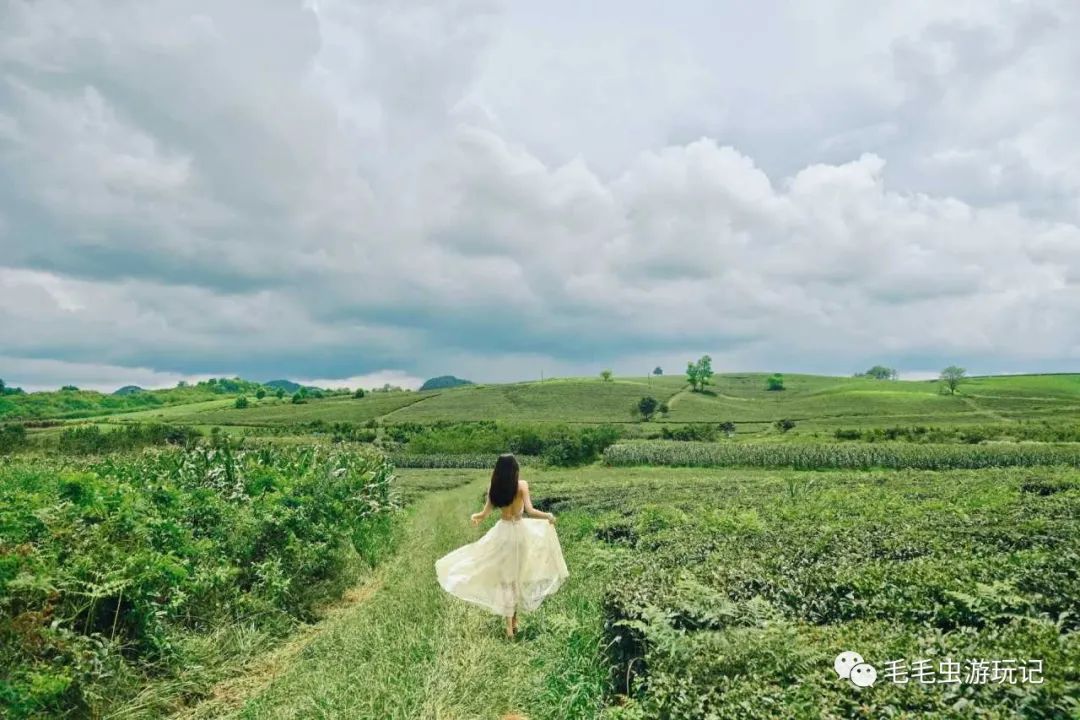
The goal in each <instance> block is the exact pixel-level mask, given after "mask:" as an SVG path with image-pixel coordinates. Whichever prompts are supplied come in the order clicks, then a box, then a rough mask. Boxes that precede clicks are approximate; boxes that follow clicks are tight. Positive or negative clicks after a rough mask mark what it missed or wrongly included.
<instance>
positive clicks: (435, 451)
mask: <svg viewBox="0 0 1080 720" xmlns="http://www.w3.org/2000/svg"><path fill="white" fill-rule="evenodd" d="M385 430H386V436H387V437H388V438H389V439H390V440H392V441H395V442H398V443H406V444H407V450H408V452H409V454H417V455H439V454H446V455H467V456H468V455H485V456H486V455H492V456H495V455H498V454H500V453H504V452H513V453H515V454H519V455H523V456H528V455H533V456H541V457H542V458H544V461H545V462H547V463H548V464H551V465H580V464H583V463H588V462H593V461H594V460H596V459H597V458H599V456H600V453H602V452H603V451H604V449H605V448H606V447H608V446H609V445H611V444H612V443H613V442H615V441H616V440H618V439H619V437H620V435H621V431H620V430H618V429H617V428H615V427H613V426H610V425H601V426H569V425H550V424H544V425H512V424H503V423H496V422H493V421H478V422H460V423H455V422H439V423H433V424H431V425H420V424H417V423H400V424H395V425H387V426H386V428H385Z"/></svg>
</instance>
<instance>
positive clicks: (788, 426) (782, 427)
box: [774, 418, 795, 433]
mask: <svg viewBox="0 0 1080 720" xmlns="http://www.w3.org/2000/svg"><path fill="white" fill-rule="evenodd" d="M774 424H775V425H776V429H777V430H779V431H780V432H782V433H786V432H787V431H788V430H793V429H794V428H795V421H794V420H788V419H786V418H785V419H783V420H777V421H776V422H775V423H774Z"/></svg>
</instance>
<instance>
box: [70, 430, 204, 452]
mask: <svg viewBox="0 0 1080 720" xmlns="http://www.w3.org/2000/svg"><path fill="white" fill-rule="evenodd" d="M200 437H202V434H201V433H200V432H199V431H198V430H196V429H195V428H192V427H187V426H184V425H162V424H158V423H152V424H140V425H124V426H123V427H122V428H117V429H116V430H102V429H101V427H99V426H98V425H77V426H75V427H71V428H67V429H65V430H64V431H63V432H61V433H60V444H59V449H60V452H62V453H65V454H68V455H104V454H106V453H113V452H121V451H125V450H134V449H136V448H143V447H148V446H152V445H183V446H188V445H192V444H193V443H195V442H196V441H197V440H198V439H199V438H200Z"/></svg>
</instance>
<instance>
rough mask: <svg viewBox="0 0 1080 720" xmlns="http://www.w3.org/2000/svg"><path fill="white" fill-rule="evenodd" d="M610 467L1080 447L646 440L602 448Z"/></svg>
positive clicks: (827, 463) (1064, 454) (930, 465)
mask: <svg viewBox="0 0 1080 720" xmlns="http://www.w3.org/2000/svg"><path fill="white" fill-rule="evenodd" d="M604 462H605V463H606V464H608V465H612V466H632V465H669V466H685V467H762V468H773V467H774V468H795V469H799V470H816V469H823V468H840V469H843V468H848V469H862V468H896V469H899V468H914V469H922V470H951V469H977V468H994V467H1036V466H1046V465H1069V466H1074V467H1075V466H1080V445H1038V444H1023V443H1017V444H1005V443H1002V444H997V445H970V446H969V445H916V444H910V443H892V444H890V443H867V444H855V443H846V444H810V443H805V444H794V443H792V444H782V443H771V444H754V443H724V442H720V443H707V442H680V443H675V442H663V441H646V442H633V443H617V444H615V445H612V446H611V447H609V448H607V450H606V451H605V452H604Z"/></svg>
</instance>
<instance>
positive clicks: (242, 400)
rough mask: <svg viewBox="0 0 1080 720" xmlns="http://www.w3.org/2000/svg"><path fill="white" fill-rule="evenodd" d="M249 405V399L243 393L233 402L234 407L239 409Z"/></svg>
mask: <svg viewBox="0 0 1080 720" xmlns="http://www.w3.org/2000/svg"><path fill="white" fill-rule="evenodd" d="M247 406H248V399H247V398H246V397H245V396H243V395H241V396H240V397H238V398H236V402H235V403H233V407H235V408H236V409H237V410H244V409H245V408H247Z"/></svg>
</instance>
